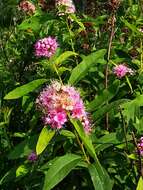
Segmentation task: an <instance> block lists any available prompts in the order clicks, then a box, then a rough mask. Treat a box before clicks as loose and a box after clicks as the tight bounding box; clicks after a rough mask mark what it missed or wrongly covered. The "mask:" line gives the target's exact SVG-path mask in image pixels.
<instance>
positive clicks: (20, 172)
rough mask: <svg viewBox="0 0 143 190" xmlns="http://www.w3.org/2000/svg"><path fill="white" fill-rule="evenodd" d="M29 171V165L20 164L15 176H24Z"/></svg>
mask: <svg viewBox="0 0 143 190" xmlns="http://www.w3.org/2000/svg"><path fill="white" fill-rule="evenodd" d="M28 172H29V167H28V166H26V165H24V164H23V165H20V166H19V167H18V168H17V170H16V177H24V176H25V175H26V174H27V173H28Z"/></svg>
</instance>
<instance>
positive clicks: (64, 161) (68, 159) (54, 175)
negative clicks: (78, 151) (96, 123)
mask: <svg viewBox="0 0 143 190" xmlns="http://www.w3.org/2000/svg"><path fill="white" fill-rule="evenodd" d="M80 161H81V157H80V156H78V155H75V154H66V155H64V156H61V157H59V158H57V159H56V160H55V162H54V163H53V164H52V165H51V166H50V168H49V170H48V171H47V172H45V181H44V187H43V190H51V189H52V188H53V187H55V186H56V185H57V184H58V183H59V182H60V181H62V180H63V179H64V178H65V177H66V176H67V175H68V174H69V173H70V172H71V170H73V169H74V168H75V167H76V166H77V164H78V163H79V162H80Z"/></svg>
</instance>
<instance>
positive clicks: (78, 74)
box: [68, 49, 106, 85]
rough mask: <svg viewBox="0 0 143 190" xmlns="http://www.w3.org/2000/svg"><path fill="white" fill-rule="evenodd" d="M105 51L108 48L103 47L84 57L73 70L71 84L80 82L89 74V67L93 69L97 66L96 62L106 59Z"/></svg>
mask: <svg viewBox="0 0 143 190" xmlns="http://www.w3.org/2000/svg"><path fill="white" fill-rule="evenodd" d="M105 53H106V50H105V49H101V50H99V51H96V52H94V53H91V54H90V55H88V56H85V57H84V58H83V61H82V62H81V63H80V64H79V65H77V66H76V67H75V68H74V69H73V70H72V73H71V76H70V78H69V81H68V82H69V83H70V84H71V85H73V84H76V83H78V82H79V81H80V80H81V79H82V78H83V77H85V76H86V75H87V73H88V71H89V69H91V67H92V66H95V64H96V63H98V62H99V60H101V59H104V55H105Z"/></svg>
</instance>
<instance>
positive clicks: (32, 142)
mask: <svg viewBox="0 0 143 190" xmlns="http://www.w3.org/2000/svg"><path fill="white" fill-rule="evenodd" d="M37 138H38V136H37V135H34V136H32V137H28V138H26V139H25V140H24V141H22V142H21V143H19V144H18V145H16V146H15V147H14V149H13V150H12V151H11V152H10V153H9V155H8V158H9V159H17V158H23V157H24V156H28V155H29V154H30V153H31V152H32V151H33V150H34V149H35V147H36V142H37Z"/></svg>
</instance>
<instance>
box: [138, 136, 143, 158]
mask: <svg viewBox="0 0 143 190" xmlns="http://www.w3.org/2000/svg"><path fill="white" fill-rule="evenodd" d="M138 149H139V151H140V155H141V156H143V137H141V138H140V142H139V143H138Z"/></svg>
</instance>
